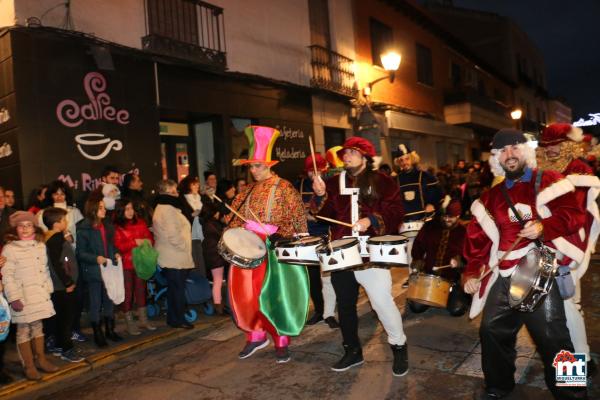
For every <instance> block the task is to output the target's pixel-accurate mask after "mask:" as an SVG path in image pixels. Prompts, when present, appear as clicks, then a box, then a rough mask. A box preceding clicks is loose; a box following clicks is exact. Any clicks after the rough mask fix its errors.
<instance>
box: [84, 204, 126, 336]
mask: <svg viewBox="0 0 600 400" xmlns="http://www.w3.org/2000/svg"><path fill="white" fill-rule="evenodd" d="M100 196H101V194H100V195H99V194H98V193H93V194H92V195H90V197H89V198H88V200H87V201H86V202H85V219H84V220H83V221H82V222H81V223H80V224H79V225H77V236H78V238H79V240H78V243H77V260H78V262H79V268H80V272H81V275H82V278H83V280H84V281H85V282H86V283H87V285H88V294H89V319H90V323H91V325H92V329H93V330H94V342H95V343H96V345H97V346H98V347H105V346H107V343H106V339H107V338H108V339H110V340H112V341H113V342H118V341H121V340H123V338H122V337H120V336H119V335H117V333H116V332H115V318H114V314H113V310H114V304H113V302H112V300H111V299H110V298H109V297H108V294H107V292H106V286H105V285H104V281H103V280H102V275H101V273H100V268H101V267H102V266H103V265H105V264H106V263H107V262H108V260H111V261H112V262H113V263H116V262H117V261H118V259H119V258H120V257H121V256H120V255H119V254H118V253H117V250H116V249H115V245H114V237H115V230H114V227H113V225H112V224H111V223H110V221H109V220H107V219H106V218H105V217H106V208H105V206H104V202H103V201H102V198H101V197H100ZM100 316H102V317H103V319H104V326H105V332H102V326H101V321H100Z"/></svg>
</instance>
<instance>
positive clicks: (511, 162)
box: [463, 129, 586, 399]
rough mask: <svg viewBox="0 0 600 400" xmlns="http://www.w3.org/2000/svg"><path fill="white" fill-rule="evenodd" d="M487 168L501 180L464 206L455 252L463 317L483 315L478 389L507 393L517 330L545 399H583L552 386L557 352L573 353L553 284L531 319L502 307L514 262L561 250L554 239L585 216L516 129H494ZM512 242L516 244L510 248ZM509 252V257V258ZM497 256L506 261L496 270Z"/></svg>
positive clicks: (565, 184)
mask: <svg viewBox="0 0 600 400" xmlns="http://www.w3.org/2000/svg"><path fill="white" fill-rule="evenodd" d="M489 162H490V166H491V168H492V172H493V173H494V175H505V177H506V179H505V180H504V182H502V183H500V184H498V185H496V186H494V187H493V188H491V189H490V190H489V191H487V192H485V193H483V195H482V196H481V197H480V198H479V199H478V200H476V201H475V202H474V203H473V205H472V206H471V212H472V215H473V219H472V220H471V222H470V223H469V225H468V227H467V238H466V242H465V247H464V252H463V254H464V256H465V258H466V259H467V266H466V269H465V272H464V273H463V281H464V288H465V292H466V293H469V294H474V297H473V303H472V305H471V312H470V317H471V318H475V317H476V316H477V315H478V314H479V313H480V312H481V311H482V310H483V316H482V320H481V326H480V329H479V336H480V339H481V347H482V355H481V359H482V369H483V373H484V376H485V390H486V392H487V394H488V395H489V396H490V397H495V398H499V397H503V396H505V395H508V394H509V393H510V392H511V391H512V390H513V388H514V386H515V381H514V372H515V358H516V351H515V342H516V337H517V333H518V332H519V330H520V328H521V327H522V326H523V325H525V326H527V330H528V331H529V333H530V335H531V337H532V338H533V341H534V342H535V344H536V346H537V349H538V353H539V354H540V355H541V358H542V362H543V364H544V375H545V381H546V385H547V386H548V388H549V389H550V391H551V392H552V394H553V395H554V396H555V397H556V398H561V399H562V398H582V397H585V396H586V388H585V387H567V386H561V387H559V386H556V380H555V377H556V374H555V371H554V368H553V365H552V364H553V360H554V358H555V356H556V355H557V354H558V353H559V352H560V351H561V350H567V351H570V352H573V345H572V343H571V338H570V337H569V330H568V328H567V325H566V319H565V308H564V302H563V300H562V298H561V296H560V293H559V291H558V288H557V285H553V286H552V289H551V290H550V291H549V293H548V295H547V297H546V298H545V299H544V300H543V303H542V304H539V305H538V307H537V308H535V309H534V311H532V312H521V311H518V310H516V309H513V308H511V306H510V304H509V289H510V286H511V279H510V275H511V274H512V273H513V271H514V270H515V268H516V266H517V264H518V263H519V260H520V259H521V258H522V257H524V256H526V254H527V252H528V251H529V250H530V249H533V248H534V247H535V246H536V243H535V240H536V239H539V240H541V241H543V243H544V244H547V245H553V246H554V247H556V248H558V249H559V250H561V251H562V250H564V247H566V246H565V244H564V243H561V242H560V240H557V239H560V236H562V235H564V233H565V232H566V233H573V232H577V231H578V230H579V229H580V228H581V226H583V224H584V222H585V214H584V212H583V210H581V209H580V207H579V206H578V204H577V202H576V197H575V194H574V193H573V192H574V187H573V185H572V184H571V183H570V182H569V181H568V180H567V179H565V178H564V177H563V176H562V175H561V174H560V173H558V172H554V171H543V172H542V171H540V170H537V169H535V168H536V160H535V151H534V149H533V147H532V146H530V145H529V144H528V143H527V139H526V137H525V136H524V135H523V133H522V132H520V131H518V130H514V129H501V130H500V131H498V132H497V133H496V135H495V136H494V139H493V142H492V154H491V156H490V160H489ZM503 191H504V193H503ZM510 203H513V207H512V208H511V207H510ZM512 209H515V210H516V211H513V210H512ZM518 238H521V241H520V242H519V243H518V244H517V245H516V246H514V243H515V242H516V240H517V239H518ZM550 241H554V242H557V243H559V244H558V245H556V243H550ZM511 247H514V250H513V251H510V252H509V250H510V248H511ZM505 252H508V254H507V255H506V256H505V257H504V260H503V261H502V262H500V264H499V265H498V266H497V267H496V264H497V263H498V260H499V259H502V256H504V255H505V254H504V253H505ZM490 267H492V268H494V269H493V272H492V273H490V274H488V275H487V276H485V277H484V278H483V279H482V280H481V282H480V281H479V279H478V278H479V277H480V276H482V275H481V274H482V273H483V270H487V269H488V268H490Z"/></svg>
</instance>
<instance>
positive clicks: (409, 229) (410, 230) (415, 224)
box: [400, 221, 425, 238]
mask: <svg viewBox="0 0 600 400" xmlns="http://www.w3.org/2000/svg"><path fill="white" fill-rule="evenodd" d="M423 225H425V222H423V221H407V222H403V223H402V226H401V227H400V233H401V234H402V235H403V236H406V237H407V238H414V237H415V236H417V234H418V233H419V231H420V230H421V228H422V227H423Z"/></svg>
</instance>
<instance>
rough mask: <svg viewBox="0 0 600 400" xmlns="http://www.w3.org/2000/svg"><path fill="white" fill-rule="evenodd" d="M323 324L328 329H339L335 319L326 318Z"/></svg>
mask: <svg viewBox="0 0 600 400" xmlns="http://www.w3.org/2000/svg"><path fill="white" fill-rule="evenodd" d="M325 323H326V324H327V325H329V328H330V329H338V328H339V327H340V324H338V322H337V320H336V319H335V317H327V318H325Z"/></svg>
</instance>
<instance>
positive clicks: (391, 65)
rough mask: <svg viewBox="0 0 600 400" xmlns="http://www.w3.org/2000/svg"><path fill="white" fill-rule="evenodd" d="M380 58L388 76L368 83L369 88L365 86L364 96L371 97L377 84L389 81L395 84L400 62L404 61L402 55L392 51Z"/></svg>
mask: <svg viewBox="0 0 600 400" xmlns="http://www.w3.org/2000/svg"><path fill="white" fill-rule="evenodd" d="M380 57H381V64H382V65H383V69H385V70H386V71H387V72H388V74H387V75H386V76H382V77H381V78H378V79H375V80H374V81H372V82H369V83H367V86H365V88H364V89H363V94H364V95H365V96H370V95H371V91H372V90H373V86H374V85H375V84H376V83H377V82H381V81H383V80H385V79H389V80H390V83H393V82H394V79H395V78H396V71H397V70H398V68H399V67H400V62H401V61H402V56H401V55H400V53H398V52H396V51H393V50H391V51H387V52H385V53H383V54H381V56H380Z"/></svg>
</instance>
